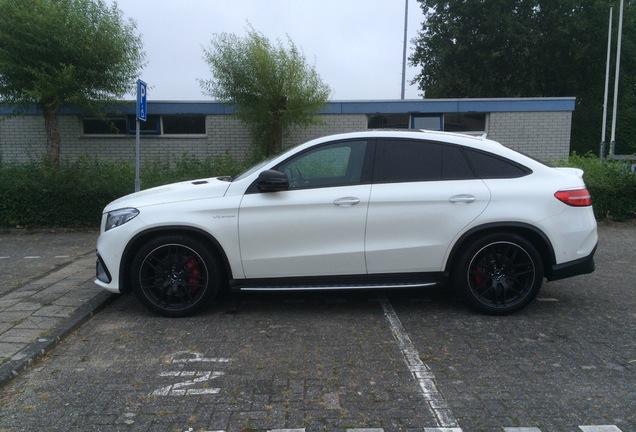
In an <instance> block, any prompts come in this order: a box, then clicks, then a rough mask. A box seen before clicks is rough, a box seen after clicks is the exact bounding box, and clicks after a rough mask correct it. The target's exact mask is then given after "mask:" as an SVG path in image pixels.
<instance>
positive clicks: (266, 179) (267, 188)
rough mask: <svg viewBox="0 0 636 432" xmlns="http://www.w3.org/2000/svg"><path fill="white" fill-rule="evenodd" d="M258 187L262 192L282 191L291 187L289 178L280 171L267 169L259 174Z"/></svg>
mask: <svg viewBox="0 0 636 432" xmlns="http://www.w3.org/2000/svg"><path fill="white" fill-rule="evenodd" d="M256 187H257V188H258V190H259V191H260V192H280V191H284V190H288V189H289V179H288V178H287V174H285V173H282V172H280V171H275V170H266V171H263V172H261V173H260V174H259V175H258V180H256Z"/></svg>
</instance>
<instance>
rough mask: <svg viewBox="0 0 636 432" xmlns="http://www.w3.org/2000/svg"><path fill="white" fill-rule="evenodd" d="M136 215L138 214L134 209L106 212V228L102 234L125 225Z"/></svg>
mask: <svg viewBox="0 0 636 432" xmlns="http://www.w3.org/2000/svg"><path fill="white" fill-rule="evenodd" d="M138 214H139V210H137V209H136V208H123V209H119V210H113V211H112V212H108V216H107V217H106V226H105V227H104V232H106V231H108V230H110V229H113V228H117V227H118V226H121V225H123V224H125V223H126V222H128V221H130V220H131V219H134V218H135V216H137V215H138Z"/></svg>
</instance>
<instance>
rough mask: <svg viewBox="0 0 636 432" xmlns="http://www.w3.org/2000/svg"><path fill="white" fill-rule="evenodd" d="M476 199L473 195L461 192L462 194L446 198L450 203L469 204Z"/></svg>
mask: <svg viewBox="0 0 636 432" xmlns="http://www.w3.org/2000/svg"><path fill="white" fill-rule="evenodd" d="M476 199H477V198H475V196H474V195H468V194H462V195H454V196H452V197H450V198H449V199H448V200H449V201H450V202H452V203H459V204H462V203H463V204H470V203H472V202H475V200H476Z"/></svg>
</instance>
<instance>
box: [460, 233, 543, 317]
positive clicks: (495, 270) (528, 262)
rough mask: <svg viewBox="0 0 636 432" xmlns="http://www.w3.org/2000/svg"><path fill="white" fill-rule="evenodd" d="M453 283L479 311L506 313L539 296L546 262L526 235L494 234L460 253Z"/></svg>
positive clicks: (479, 240)
mask: <svg viewBox="0 0 636 432" xmlns="http://www.w3.org/2000/svg"><path fill="white" fill-rule="evenodd" d="M452 282H453V284H454V286H455V287H457V288H459V290H460V291H461V292H462V293H463V295H464V298H465V299H466V301H467V302H468V303H469V304H470V305H471V306H473V307H474V308H476V309H477V310H479V311H481V312H485V313H489V314H494V315H505V314H509V313H512V312H516V311H518V310H520V309H522V308H524V307H525V306H527V305H528V304H529V303H530V302H531V301H532V300H533V299H534V298H535V297H536V295H537V294H538V292H539V289H540V288H541V284H542V283H543V263H542V261H541V257H540V256H539V254H538V252H537V250H536V249H535V247H534V246H533V245H532V244H531V243H530V242H528V241H527V240H525V239H524V238H523V237H520V236H518V235H515V234H491V235H487V236H485V237H482V238H479V239H477V240H474V241H473V242H472V243H470V244H469V245H468V247H467V248H466V249H465V250H464V252H463V253H462V254H461V255H460V256H459V258H458V261H457V264H456V266H455V268H454V271H453V274H452Z"/></svg>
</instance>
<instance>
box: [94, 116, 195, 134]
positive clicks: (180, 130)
mask: <svg viewBox="0 0 636 432" xmlns="http://www.w3.org/2000/svg"><path fill="white" fill-rule="evenodd" d="M82 132H83V134H84V135H135V134H136V133H137V119H136V117H135V116H134V115H129V116H119V117H106V118H99V117H85V118H83V119H82ZM139 133H140V134H142V135H205V133H206V131H205V115H164V116H160V115H149V116H148V118H147V120H146V121H145V122H143V121H142V122H139Z"/></svg>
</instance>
